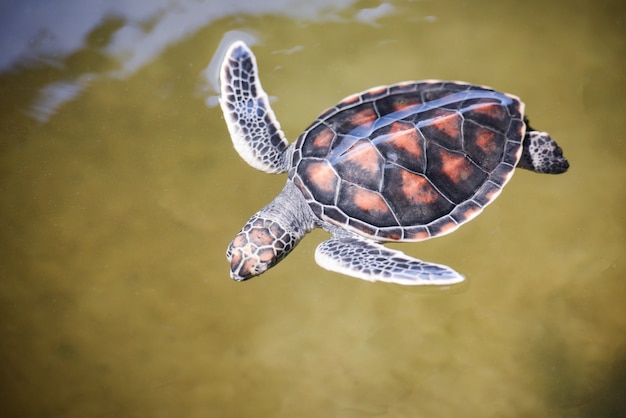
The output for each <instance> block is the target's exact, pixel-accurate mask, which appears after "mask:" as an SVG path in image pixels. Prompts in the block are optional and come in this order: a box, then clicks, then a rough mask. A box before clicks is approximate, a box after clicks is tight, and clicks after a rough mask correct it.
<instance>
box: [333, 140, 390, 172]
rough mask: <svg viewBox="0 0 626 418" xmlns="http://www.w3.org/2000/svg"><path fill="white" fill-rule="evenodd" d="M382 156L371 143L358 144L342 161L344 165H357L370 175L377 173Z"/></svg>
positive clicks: (362, 142)
mask: <svg viewBox="0 0 626 418" xmlns="http://www.w3.org/2000/svg"><path fill="white" fill-rule="evenodd" d="M380 159H381V157H380V154H379V153H378V151H377V150H376V148H375V147H374V146H373V145H372V144H371V143H369V142H365V141H361V142H357V143H356V144H355V145H354V146H353V147H352V148H351V149H350V150H348V151H347V152H346V154H345V155H344V157H343V158H342V160H341V163H342V164H355V165H358V166H359V168H360V169H361V170H363V171H366V172H368V173H372V172H377V171H378V170H379V164H380Z"/></svg>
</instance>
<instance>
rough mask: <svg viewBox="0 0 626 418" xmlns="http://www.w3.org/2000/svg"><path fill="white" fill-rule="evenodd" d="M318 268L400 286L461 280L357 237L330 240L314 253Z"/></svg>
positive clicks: (442, 269) (447, 270)
mask: <svg viewBox="0 0 626 418" xmlns="http://www.w3.org/2000/svg"><path fill="white" fill-rule="evenodd" d="M315 261H317V264H319V265H320V266H321V267H323V268H325V269H327V270H330V271H334V272H337V273H341V274H346V275H348V276H352V277H356V278H359V279H363V280H368V281H370V282H375V281H381V282H388V283H397V284H403V285H440V286H441V285H450V284H454V283H459V282H462V281H463V280H464V277H463V276H462V275H461V274H459V273H457V272H456V271H454V270H452V269H451V268H450V267H447V266H444V265H441V264H434V263H427V262H425V261H421V260H418V259H416V258H413V257H410V256H408V255H406V254H404V253H403V252H402V251H398V250H393V249H390V248H387V247H385V246H383V245H381V244H379V243H377V242H375V241H372V240H368V239H364V238H358V237H333V238H331V239H329V240H326V241H324V242H322V243H321V244H320V245H319V246H318V247H317V250H316V251H315Z"/></svg>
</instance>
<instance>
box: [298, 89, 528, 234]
mask: <svg viewBox="0 0 626 418" xmlns="http://www.w3.org/2000/svg"><path fill="white" fill-rule="evenodd" d="M523 113H524V104H523V103H522V102H521V101H520V100H519V99H518V98H517V97H515V96H513V95H510V94H505V93H500V92H498V91H495V90H493V89H491V88H488V87H484V86H476V85H472V84H467V83H461V82H444V81H435V80H432V81H422V82H410V83H402V84H396V85H393V86H385V87H377V88H374V89H371V90H368V91H365V92H363V93H360V94H356V95H353V96H350V97H347V98H346V99H344V100H343V101H341V102H340V103H339V104H338V105H337V106H335V107H334V108H331V109H329V110H327V111H326V112H324V113H322V114H321V115H320V116H319V117H318V119H317V120H316V121H315V122H314V123H313V124H312V125H311V126H310V127H309V128H308V129H307V130H306V131H304V133H303V134H302V135H301V136H300V137H299V138H298V140H297V142H296V145H295V149H294V153H293V156H292V166H291V169H290V172H289V177H290V179H291V180H292V181H293V182H294V183H295V184H296V186H297V187H298V188H299V189H300V191H301V192H302V193H303V195H304V196H305V199H306V201H307V203H308V204H309V206H310V207H311V209H312V210H313V212H314V213H315V215H316V216H317V217H319V218H320V219H321V220H323V221H326V222H330V223H331V224H334V225H336V226H339V227H342V228H346V229H348V230H350V231H353V232H356V233H358V234H360V235H362V236H365V237H369V238H372V239H376V240H380V241H420V240H424V239H428V238H431V237H434V236H439V235H442V234H446V233H449V232H452V231H454V230H455V229H456V228H458V227H459V226H460V225H461V224H463V223H465V222H467V221H469V220H470V219H472V218H473V217H475V216H476V215H478V214H479V213H480V212H481V211H482V210H483V208H484V207H485V206H487V205H488V204H489V203H491V202H492V201H493V200H494V199H495V198H496V197H497V196H498V195H499V194H500V191H501V190H502V187H503V186H504V185H505V184H506V183H507V181H508V180H509V179H510V177H511V175H512V174H513V171H514V169H515V166H516V164H517V162H518V161H519V159H520V156H521V153H522V140H523V138H524V134H525V130H526V126H525V123H524V120H523Z"/></svg>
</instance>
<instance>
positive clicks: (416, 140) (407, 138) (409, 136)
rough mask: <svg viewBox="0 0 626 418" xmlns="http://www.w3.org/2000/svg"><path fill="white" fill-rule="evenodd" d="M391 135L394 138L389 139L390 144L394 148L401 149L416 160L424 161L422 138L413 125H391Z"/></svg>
mask: <svg viewBox="0 0 626 418" xmlns="http://www.w3.org/2000/svg"><path fill="white" fill-rule="evenodd" d="M390 133H391V134H392V136H391V137H390V138H389V142H391V143H392V144H393V145H394V147H398V148H401V149H402V150H403V151H404V152H405V153H406V154H409V155H411V156H413V157H414V158H415V159H420V160H421V159H422V156H423V150H422V147H421V144H422V138H421V137H420V136H419V134H418V132H417V129H415V127H414V126H413V124H407V123H402V122H394V123H393V124H391V130H390Z"/></svg>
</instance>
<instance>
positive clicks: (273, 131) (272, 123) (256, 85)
mask: <svg viewBox="0 0 626 418" xmlns="http://www.w3.org/2000/svg"><path fill="white" fill-rule="evenodd" d="M220 106H221V107H222V112H224V119H225V120H226V125H228V132H229V133H230V137H231V139H232V141H233V145H234V146H235V149H236V150H237V152H238V153H239V155H240V156H241V158H243V159H244V160H245V161H246V162H247V163H248V164H250V165H251V166H252V167H254V168H256V169H257V170H261V171H265V172H266V173H283V172H285V171H287V169H288V168H289V167H288V165H289V161H287V157H288V156H287V153H286V152H285V151H286V149H287V146H288V145H289V144H288V142H287V139H285V135H284V134H283V131H281V129H280V124H279V123H278V120H276V116H274V111H273V110H272V108H271V107H270V103H269V99H268V97H267V94H266V93H265V91H263V87H261V81H260V80H259V72H258V69H257V64H256V59H255V57H254V54H253V53H252V51H251V50H250V48H248V46H247V45H246V44H245V43H243V42H242V41H237V42H234V43H233V44H232V45H231V46H230V47H229V48H228V50H227V51H226V55H225V56H224V60H223V61H222V68H221V70H220Z"/></svg>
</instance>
